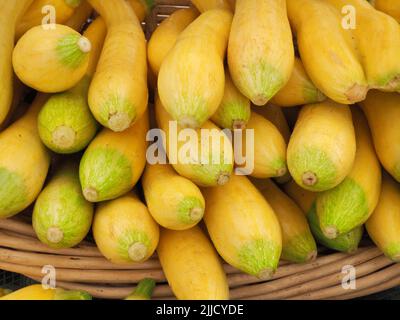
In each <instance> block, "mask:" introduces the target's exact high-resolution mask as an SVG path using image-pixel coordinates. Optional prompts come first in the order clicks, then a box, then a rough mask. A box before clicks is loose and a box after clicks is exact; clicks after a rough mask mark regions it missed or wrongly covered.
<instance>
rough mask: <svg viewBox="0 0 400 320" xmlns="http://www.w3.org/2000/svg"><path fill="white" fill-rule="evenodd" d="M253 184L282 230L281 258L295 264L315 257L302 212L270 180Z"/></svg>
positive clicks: (315, 249)
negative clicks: (272, 211)
mask: <svg viewBox="0 0 400 320" xmlns="http://www.w3.org/2000/svg"><path fill="white" fill-rule="evenodd" d="M252 182H253V184H254V185H255V186H256V187H257V189H258V190H259V191H260V192H261V193H262V195H263V196H264V198H265V199H266V200H267V201H268V203H269V204H270V205H271V207H272V209H273V210H274V212H275V214H276V216H277V217H278V220H279V224H280V225H281V229H282V255H281V258H282V259H284V260H287V261H291V262H295V263H303V262H308V261H312V260H314V259H315V258H316V257H317V245H316V244H315V240H314V238H313V236H312V234H311V230H310V227H309V226H308V222H307V219H306V217H305V214H304V213H303V211H302V210H301V209H300V208H299V207H298V206H297V204H296V203H294V201H293V200H292V199H290V198H289V197H288V196H287V195H286V194H285V193H284V192H282V191H281V190H280V189H279V188H278V187H277V186H276V185H275V184H274V183H273V182H272V181H271V180H269V179H266V180H255V179H252Z"/></svg>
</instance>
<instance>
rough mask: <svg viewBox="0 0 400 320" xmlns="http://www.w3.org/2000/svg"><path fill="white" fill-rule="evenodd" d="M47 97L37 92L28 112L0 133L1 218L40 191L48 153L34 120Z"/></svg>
mask: <svg viewBox="0 0 400 320" xmlns="http://www.w3.org/2000/svg"><path fill="white" fill-rule="evenodd" d="M47 98H48V97H47V96H45V95H41V94H39V95H38V96H37V97H36V99H35V101H34V102H33V103H32V105H31V107H30V108H29V110H28V112H27V113H26V114H25V115H24V116H23V117H22V118H20V119H19V120H18V121H16V122H14V123H13V124H12V125H11V126H10V127H8V128H7V129H6V130H4V131H3V132H1V133H0V150H1V153H0V218H8V217H11V216H13V215H15V214H17V213H19V212H21V211H22V210H24V209H26V208H27V207H28V206H29V205H30V204H31V203H32V202H33V201H34V200H35V199H36V197H37V196H38V195H39V192H40V191H41V190H42V187H43V184H44V181H45V179H46V176H47V172H48V169H49V166H50V155H49V153H48V151H47V149H46V148H45V146H44V145H43V144H42V141H41V140H40V137H39V134H38V132H37V121H36V119H37V115H38V113H39V110H40V109H41V108H42V106H43V104H44V103H45V102H46V100H47Z"/></svg>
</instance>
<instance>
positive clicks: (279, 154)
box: [243, 112, 287, 178]
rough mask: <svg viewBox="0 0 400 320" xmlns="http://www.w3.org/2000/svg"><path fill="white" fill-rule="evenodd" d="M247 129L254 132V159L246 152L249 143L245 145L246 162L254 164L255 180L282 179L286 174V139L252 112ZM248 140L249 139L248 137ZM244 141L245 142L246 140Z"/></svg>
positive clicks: (252, 174)
mask: <svg viewBox="0 0 400 320" xmlns="http://www.w3.org/2000/svg"><path fill="white" fill-rule="evenodd" d="M246 128H247V129H248V130H254V145H251V146H252V147H253V150H252V151H254V159H252V158H251V155H252V152H247V151H246V145H247V142H245V143H243V148H244V150H245V154H246V158H247V159H246V161H247V162H250V161H252V162H253V163H254V169H253V171H252V172H251V173H250V175H251V176H252V177H255V178H270V177H281V176H283V175H285V174H286V172H287V167H286V143H285V139H284V138H283V136H282V135H281V133H280V132H279V130H278V128H277V127H275V125H274V124H273V123H272V122H271V121H269V120H267V119H266V118H264V117H263V116H261V115H259V114H258V113H255V112H252V113H251V117H250V120H249V122H248V123H247V126H246ZM246 139H247V137H246ZM246 139H244V140H246Z"/></svg>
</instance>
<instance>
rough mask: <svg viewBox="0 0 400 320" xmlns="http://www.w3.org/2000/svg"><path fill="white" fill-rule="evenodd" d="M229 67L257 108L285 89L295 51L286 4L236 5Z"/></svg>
mask: <svg viewBox="0 0 400 320" xmlns="http://www.w3.org/2000/svg"><path fill="white" fill-rule="evenodd" d="M228 64H229V70H230V73H231V76H232V79H233V82H234V83H235V84H236V86H237V87H238V89H239V90H240V91H241V92H242V93H243V94H244V95H245V96H246V97H247V98H249V99H250V100H251V101H252V102H253V103H254V104H255V105H258V106H263V105H265V104H266V103H267V102H268V101H269V100H270V99H271V98H272V97H273V96H274V95H275V94H276V93H277V92H278V91H279V90H280V89H282V88H283V87H284V86H285V85H286V83H287V82H288V81H289V79H290V76H291V74H292V70H293V65H294V48H293V41H292V32H291V30H290V26H289V21H288V18H287V13H286V1H285V0H241V1H238V2H237V4H236V9H235V15H234V18H233V22H232V29H231V34H230V37H229V47H228Z"/></svg>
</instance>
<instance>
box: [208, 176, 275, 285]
mask: <svg viewBox="0 0 400 320" xmlns="http://www.w3.org/2000/svg"><path fill="white" fill-rule="evenodd" d="M202 191H203V195H204V198H205V199H206V204H207V206H206V213H205V215H204V221H205V223H206V226H207V230H208V233H209V235H210V237H211V240H212V241H213V243H214V246H215V248H216V249H217V251H218V252H219V254H220V255H221V257H222V258H223V259H224V260H225V261H226V262H228V263H229V264H230V265H232V266H234V267H235V268H238V269H239V270H242V271H244V272H246V273H248V274H252V275H254V276H257V277H259V278H265V279H267V278H270V277H271V276H272V274H273V273H274V272H275V270H276V268H277V265H278V262H279V258H280V255H281V250H282V235H281V227H280V225H279V221H278V218H277V217H276V215H275V213H274V211H273V209H272V208H271V206H270V205H269V204H268V202H267V201H266V200H265V199H264V197H263V196H262V194H261V193H260V192H259V191H258V190H257V188H256V187H255V186H254V185H253V184H252V183H251V182H250V180H249V179H248V178H246V177H245V176H238V175H233V176H232V177H231V180H230V181H229V182H228V183H227V184H226V185H224V186H220V187H215V188H204V189H203V190H202Z"/></svg>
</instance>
